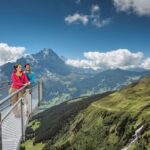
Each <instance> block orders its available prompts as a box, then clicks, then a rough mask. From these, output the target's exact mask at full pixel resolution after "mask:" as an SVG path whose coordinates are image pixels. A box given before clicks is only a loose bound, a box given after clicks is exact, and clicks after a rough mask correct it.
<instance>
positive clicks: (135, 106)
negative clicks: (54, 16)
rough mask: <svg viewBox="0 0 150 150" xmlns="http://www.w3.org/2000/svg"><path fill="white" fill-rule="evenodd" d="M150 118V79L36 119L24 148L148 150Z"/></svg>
mask: <svg viewBox="0 0 150 150" xmlns="http://www.w3.org/2000/svg"><path fill="white" fill-rule="evenodd" d="M149 116H150V77H146V78H144V79H143V80H141V81H139V82H136V83H133V84H131V85H129V86H127V87H125V88H123V89H121V90H119V91H116V92H113V93H105V94H101V95H95V96H92V97H88V98H84V99H82V100H76V101H70V102H65V103H62V104H60V105H58V106H54V107H52V108H50V109H48V110H47V111H45V112H43V113H40V114H38V115H36V116H34V117H33V119H32V120H31V122H30V124H29V126H28V129H27V132H26V138H27V140H26V142H25V143H24V144H23V145H22V146H25V147H26V149H27V150H28V149H30V148H32V149H33V150H34V149H35V150H36V149H42V148H43V149H44V150H71V149H73V150H91V149H92V150H112V149H113V150H121V149H123V148H125V147H128V146H129V148H128V149H129V150H148V149H150V117H149ZM136 133H137V134H136ZM135 135H136V136H137V137H138V140H136V138H137V137H135ZM130 143H132V144H130ZM22 148H23V147H22Z"/></svg>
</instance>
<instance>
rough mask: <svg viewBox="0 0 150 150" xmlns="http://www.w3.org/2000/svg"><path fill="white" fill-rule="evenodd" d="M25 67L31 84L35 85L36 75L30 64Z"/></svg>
mask: <svg viewBox="0 0 150 150" xmlns="http://www.w3.org/2000/svg"><path fill="white" fill-rule="evenodd" d="M24 67H25V73H26V76H27V78H28V80H29V81H30V82H31V84H33V83H34V81H35V74H34V72H32V71H31V68H30V64H25V65H24Z"/></svg>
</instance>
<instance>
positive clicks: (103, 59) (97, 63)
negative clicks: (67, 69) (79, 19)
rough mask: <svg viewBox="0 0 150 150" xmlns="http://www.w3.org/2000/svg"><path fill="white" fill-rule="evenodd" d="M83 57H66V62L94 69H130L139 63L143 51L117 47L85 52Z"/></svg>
mask: <svg viewBox="0 0 150 150" xmlns="http://www.w3.org/2000/svg"><path fill="white" fill-rule="evenodd" d="M84 57H85V59H83V60H73V59H68V60H67V61H66V64H69V65H72V66H74V67H78V68H91V69H94V70H97V69H101V70H105V69H115V68H120V69H130V68H136V67H139V65H141V61H142V58H143V53H141V52H137V53H132V52H131V51H129V50H128V49H118V50H113V51H110V52H105V53H102V52H85V53H84Z"/></svg>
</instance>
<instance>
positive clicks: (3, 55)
mask: <svg viewBox="0 0 150 150" xmlns="http://www.w3.org/2000/svg"><path fill="white" fill-rule="evenodd" d="M24 52H25V48H24V47H13V46H9V45H8V44H6V43H0V65H3V64H5V63H7V62H15V61H16V60H17V59H18V58H20V57H21V56H23V54H24Z"/></svg>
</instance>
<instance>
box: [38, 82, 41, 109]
mask: <svg viewBox="0 0 150 150" xmlns="http://www.w3.org/2000/svg"><path fill="white" fill-rule="evenodd" d="M40 96H41V95H40V81H38V106H40Z"/></svg>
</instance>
